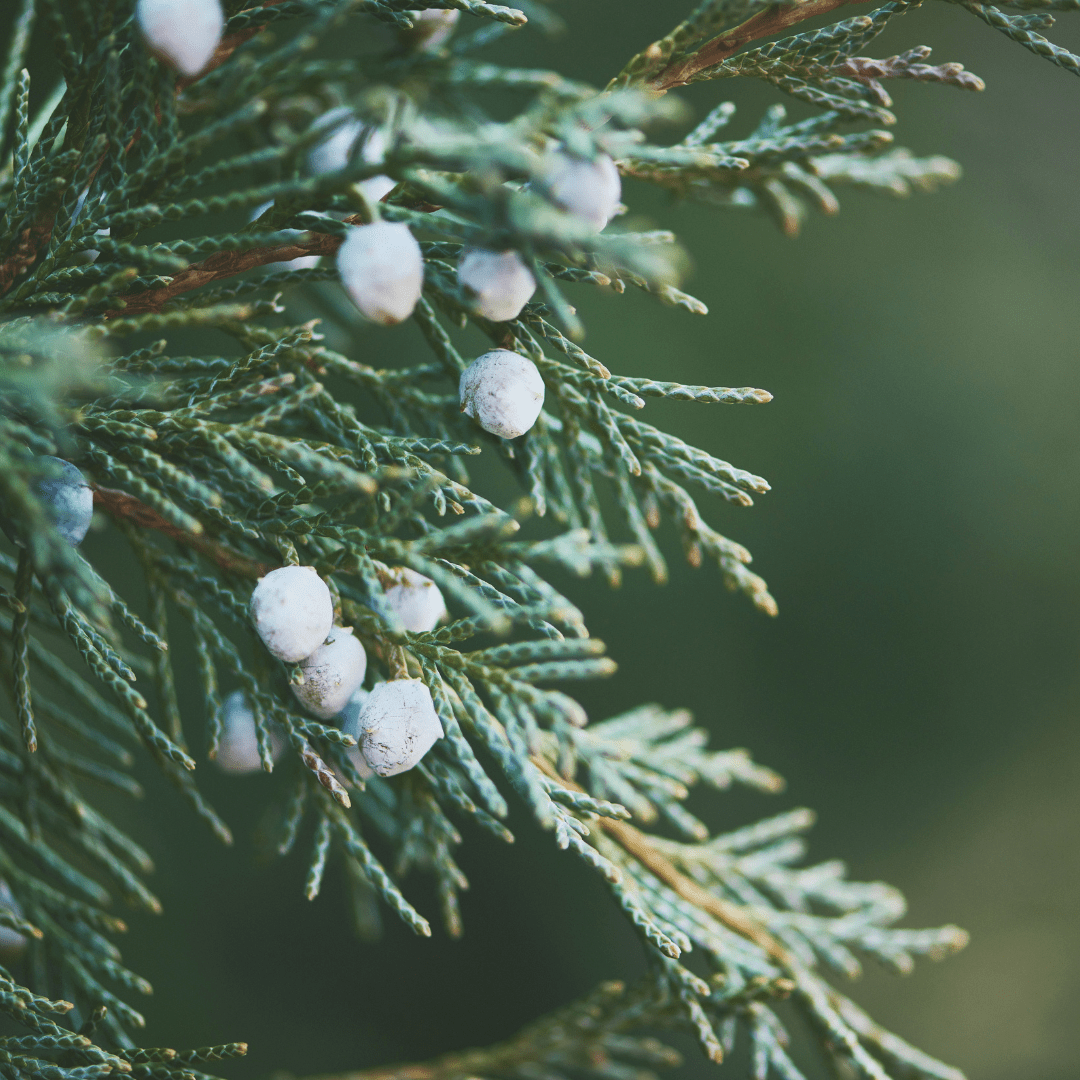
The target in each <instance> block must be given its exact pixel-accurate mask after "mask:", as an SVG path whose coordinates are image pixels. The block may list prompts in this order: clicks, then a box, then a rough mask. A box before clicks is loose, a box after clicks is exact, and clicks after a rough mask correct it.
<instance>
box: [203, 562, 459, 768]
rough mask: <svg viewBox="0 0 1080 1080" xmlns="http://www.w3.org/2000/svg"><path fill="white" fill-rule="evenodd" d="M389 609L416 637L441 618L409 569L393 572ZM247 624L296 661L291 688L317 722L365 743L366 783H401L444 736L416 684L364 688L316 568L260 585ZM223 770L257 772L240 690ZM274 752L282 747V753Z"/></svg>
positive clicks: (438, 597)
mask: <svg viewBox="0 0 1080 1080" xmlns="http://www.w3.org/2000/svg"><path fill="white" fill-rule="evenodd" d="M390 576H391V583H390V585H389V586H388V587H387V588H386V590H385V593H384V602H385V604H386V605H387V606H388V607H389V608H390V609H391V610H392V611H394V612H395V614H396V615H397V617H398V619H399V620H400V622H401V624H402V626H403V627H404V628H405V629H406V630H410V631H412V632H413V633H424V632H426V631H428V630H433V629H434V628H435V626H436V625H437V624H438V623H439V621H440V620H441V619H443V618H445V616H446V614H447V611H446V604H445V603H444V601H443V597H442V593H441V592H440V591H439V588H438V586H437V585H436V584H435V583H434V582H433V581H432V580H431V579H430V578H426V577H424V576H423V575H422V574H418V573H416V572H415V571H414V570H410V569H408V568H407V567H400V568H398V569H397V570H393V571H391V572H390ZM250 610H251V620H252V623H253V624H254V626H255V630H256V632H257V633H258V635H259V637H260V638H261V639H262V642H263V644H264V645H265V646H266V648H267V650H268V651H269V652H270V653H271V654H272V655H273V656H276V657H277V658H278V659H279V660H284V661H286V662H287V663H298V664H299V665H300V671H301V674H302V675H303V679H304V681H303V683H301V684H299V685H296V684H294V685H293V687H292V690H293V693H294V694H295V695H296V697H297V699H298V700H299V702H300V703H301V705H303V707H304V708H305V709H306V710H307V711H308V712H310V713H312V714H313V715H314V716H317V717H319V719H320V720H334V719H336V720H338V721H339V723H340V725H341V728H342V730H343V731H344V732H345V733H346V734H348V735H352V736H353V737H354V738H355V739H356V740H357V743H358V744H359V745H358V747H357V749H356V750H355V751H353V753H352V760H353V764H354V765H355V766H356V767H357V769H358V770H359V772H360V773H361V775H367V776H370V775H371V774H372V773H376V774H378V775H379V776H395V775H396V774H397V773H401V772H405V771H407V770H408V769H411V768H413V766H414V765H416V764H417V762H419V761H420V759H421V758H423V756H424V755H425V754H426V753H427V752H428V751H429V750H430V749H431V747H432V746H434V744H435V741H436V740H437V739H440V738H441V737H442V735H443V729H442V724H441V722H440V721H439V716H438V713H436V711H435V704H434V702H433V701H432V699H431V692H430V691H429V690H428V688H427V687H426V686H425V685H424V683H423V682H422V681H421V680H419V679H394V680H392V681H390V682H380V683H376V685H375V686H374V688H373V689H371V690H370V691H368V690H364V689H363V682H364V676H365V675H366V674H367V653H366V652H365V650H364V646H363V644H361V642H360V641H359V639H358V638H356V637H355V636H354V635H353V632H352V629H351V627H348V626H335V625H334V600H333V596H332V595H331V592H330V589H329V588H328V587H327V585H326V582H325V581H323V579H322V578H321V577H319V574H318V572H317V571H316V570H315V568H314V567H311V566H283V567H281V568H280V569H278V570H272V571H271V572H270V573H269V574H267V575H266V576H265V577H263V578H260V579H259V584H258V585H257V586H256V587H255V591H254V593H253V594H252V596H251V609H250ZM223 719H224V730H223V736H222V739H221V742H220V745H219V749H218V758H217V760H218V764H219V765H221V766H222V768H225V769H227V770H229V771H231V772H248V771H252V770H254V769H258V768H260V759H259V752H258V745H257V739H256V736H255V718H254V716H253V714H252V711H251V707H250V704H249V703H248V702H247V700H246V699H245V697H244V695H243V693H242V692H240V691H237V692H236V693H234V694H232V695H230V696H229V698H228V699H227V700H226V702H225V708H224V718H223ZM277 749H278V750H279V749H280V747H278V748H277Z"/></svg>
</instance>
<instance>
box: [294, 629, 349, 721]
mask: <svg viewBox="0 0 1080 1080" xmlns="http://www.w3.org/2000/svg"><path fill="white" fill-rule="evenodd" d="M300 670H301V671H302V672H303V674H304V683H303V685H302V686H297V685H295V684H293V686H292V692H293V693H294V694H295V695H296V698H297V700H298V701H299V702H300V703H301V704H302V705H303V706H304V708H305V709H307V711H308V712H310V713H313V714H314V715H315V716H318V717H319V718H320V719H322V720H331V719H333V718H334V717H335V716H337V714H338V713H339V712H341V710H342V709H344V708H345V706H346V705H347V704H348V702H349V698H351V697H352V696H353V694H354V693H356V691H357V690H358V689H359V688H360V684H361V683H362V682H363V681H364V674H365V672H366V671H367V653H366V652H364V646H363V645H361V644H360V642H359V640H358V639H357V638H355V637H353V632H352V630H351V629H349V628H348V627H343V626H335V627H334V628H333V629H332V630H331V631H330V633H329V635H328V636H327V639H326V642H325V643H324V644H322V645H320V646H319V647H318V648H317V649H316V650H315V651H314V652H313V653H312V654H311V655H310V656H309V657H308V658H307V659H306V660H303V661H302V662H301V664H300Z"/></svg>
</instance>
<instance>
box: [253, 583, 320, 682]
mask: <svg viewBox="0 0 1080 1080" xmlns="http://www.w3.org/2000/svg"><path fill="white" fill-rule="evenodd" d="M251 621H252V622H253V623H254V624H255V630H256V632H257V633H258V635H259V637H261V638H262V642H263V644H264V645H265V646H266V648H267V649H268V650H269V651H270V652H271V653H273V655H274V656H276V657H277V658H278V659H279V660H285V661H286V662H289V663H295V662H296V661H298V660H304V659H306V658H307V657H309V656H310V655H311V654H312V653H313V652H314V651H315V650H316V649H317V648H318V647H319V646H320V645H321V644H322V643H323V642H324V641H325V640H326V635H327V634H329V633H330V629H331V627H333V625H334V599H333V597H332V596H331V595H330V590H329V589H328V588H327V587H326V582H325V581H323V579H322V578H321V577H319V575H318V573H317V572H316V570H315V567H313V566H283V567H281V568H280V569H279V570H271V571H270V573H269V574H267V575H266V577H263V578H259V584H258V585H256V586H255V591H254V592H253V593H252V594H251Z"/></svg>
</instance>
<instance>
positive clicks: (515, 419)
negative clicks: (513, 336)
mask: <svg viewBox="0 0 1080 1080" xmlns="http://www.w3.org/2000/svg"><path fill="white" fill-rule="evenodd" d="M458 398H459V400H460V401H461V411H462V412H463V413H465V414H466V415H467V416H471V417H472V418H473V419H474V420H475V421H476V422H477V423H478V424H479V425H480V426H481V427H482V428H483V429H484V430H485V431H489V432H491V434H492V435H498V436H500V437H501V438H503V439H516V438H517V437H518V436H519V435H524V434H525V432H526V431H528V430H529V429H530V428H531V427H532V426H533V424H535V423H536V418H537V417H538V416H539V415H540V410H541V409H542V408H543V407H544V380H543V379H542V378H541V377H540V372H539V371H538V370H537V367H536V365H535V364H534V363H533V362H532V361H531V360H530V359H529V358H528V357H526V356H522V355H521V354H520V353H515V352H509V351H508V350H507V349H492V350H491V352H486V353H484V355H483V356H478V357H477V358H476V359H475V360H474V361H473V362H472V363H471V364H470V365H469V366H468V367H467V368H466V369H465V370H464V371H463V372H462V373H461V379H460V381H459V383H458Z"/></svg>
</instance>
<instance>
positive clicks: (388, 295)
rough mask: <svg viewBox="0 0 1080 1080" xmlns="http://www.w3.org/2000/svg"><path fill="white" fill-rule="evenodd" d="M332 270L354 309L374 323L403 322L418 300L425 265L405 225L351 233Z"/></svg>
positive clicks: (383, 223) (363, 227)
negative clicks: (336, 269) (334, 269)
mask: <svg viewBox="0 0 1080 1080" xmlns="http://www.w3.org/2000/svg"><path fill="white" fill-rule="evenodd" d="M337 265H338V272H339V273H340V274H341V283H342V284H343V285H344V286H345V289H346V290H347V292H348V293H349V296H351V297H352V300H353V303H354V304H356V306H357V307H358V308H359V309H360V311H361V313H362V314H363V315H365V316H367V318H369V319H371V320H372V321H373V322H378V323H382V324H383V325H384V326H393V325H394V324H395V323H399V322H402V321H403V320H404V319H407V318H408V317H409V316H410V315H411V314H412V312H413V308H414V307H416V302H417V301H418V300H419V299H420V291H421V289H422V288H423V285H424V259H423V256H422V255H421V254H420V245H419V244H418V243H417V242H416V240H415V238H414V237H413V234H412V233H411V232H409V229H408V226H406V225H401V224H397V223H394V222H389V221H376V222H373V223H372V224H371V225H356V226H353V227H351V228H350V229H349V232H348V234H347V235H346V237H345V242H344V243H343V244H342V245H341V247H340V248H339V249H338V255H337Z"/></svg>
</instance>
